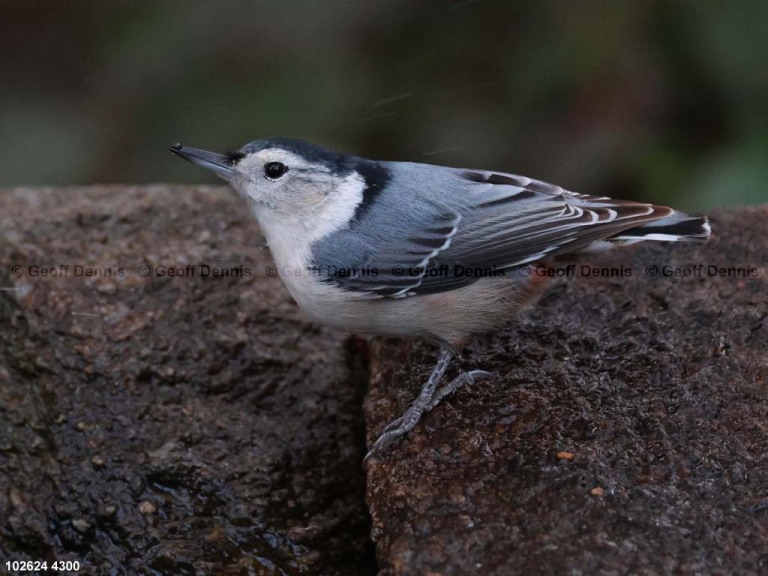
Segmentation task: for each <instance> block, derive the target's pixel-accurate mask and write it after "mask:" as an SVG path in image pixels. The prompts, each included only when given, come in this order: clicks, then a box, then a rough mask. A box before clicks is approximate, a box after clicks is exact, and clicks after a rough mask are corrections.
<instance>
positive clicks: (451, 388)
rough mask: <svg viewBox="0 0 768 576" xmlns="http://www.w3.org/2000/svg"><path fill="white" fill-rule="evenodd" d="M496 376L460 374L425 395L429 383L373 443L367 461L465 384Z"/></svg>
mask: <svg viewBox="0 0 768 576" xmlns="http://www.w3.org/2000/svg"><path fill="white" fill-rule="evenodd" d="M495 376H496V374H494V373H493V372H486V371H485V370H471V371H469V372H464V373H463V374H460V375H459V376H457V377H456V378H454V379H453V380H451V381H450V382H448V383H447V384H445V385H443V386H441V387H439V388H437V389H436V390H435V389H434V386H433V389H432V391H431V392H429V391H427V392H429V393H425V389H426V386H427V385H429V383H428V384H427V385H425V389H422V393H421V394H419V397H418V398H417V399H416V400H415V401H414V403H413V404H411V406H410V408H408V410H406V411H405V413H404V414H403V415H402V416H400V417H399V418H397V419H395V420H393V421H392V422H390V423H389V424H388V425H387V426H386V428H384V431H383V432H382V433H381V435H380V436H379V438H378V439H377V440H376V442H374V443H373V446H371V449H370V450H369V451H368V454H366V456H365V460H368V459H369V458H370V457H371V456H373V455H374V454H377V453H380V452H382V451H383V450H384V449H385V448H387V447H388V446H390V445H391V444H392V443H393V442H394V441H395V440H397V439H398V438H400V437H401V436H405V435H406V434H407V433H408V432H410V431H411V430H412V429H413V428H414V427H415V426H416V424H418V423H419V420H421V417H422V416H423V415H424V414H426V413H427V412H429V411H430V410H432V408H434V407H435V406H437V405H438V404H440V402H441V401H442V400H443V398H445V397H446V396H448V395H450V394H452V393H454V392H455V391H456V390H458V389H459V388H461V387H462V386H464V385H465V384H474V383H475V382H477V381H479V380H486V379H490V378H494V377H495Z"/></svg>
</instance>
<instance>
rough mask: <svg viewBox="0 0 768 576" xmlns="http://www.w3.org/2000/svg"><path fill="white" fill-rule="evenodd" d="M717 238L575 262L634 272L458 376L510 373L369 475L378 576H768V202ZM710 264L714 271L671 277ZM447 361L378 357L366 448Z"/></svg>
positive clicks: (550, 297) (474, 353) (574, 301)
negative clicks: (743, 271) (734, 272)
mask: <svg viewBox="0 0 768 576" xmlns="http://www.w3.org/2000/svg"><path fill="white" fill-rule="evenodd" d="M712 225H713V230H714V234H713V238H712V239H711V241H710V242H708V243H701V244H677V245H670V244H652V243H647V244H645V245H640V246H637V247H631V248H626V249H624V250H616V251H613V252H611V253H606V254H604V255H601V256H599V257H589V258H584V259H583V260H580V261H579V263H578V266H581V264H582V263H585V264H586V263H588V264H590V265H591V266H595V267H601V268H614V269H621V267H622V266H623V267H624V268H625V269H626V268H629V269H631V277H623V278H622V277H618V278H617V277H613V278H610V277H609V278H606V277H590V278H587V277H584V276H583V274H582V273H581V272H582V270H581V269H579V270H578V271H577V272H576V277H575V278H566V279H560V280H555V281H553V283H552V286H551V287H550V288H549V290H548V291H547V292H546V294H545V295H544V297H543V298H542V299H541V300H540V302H539V304H538V305H537V306H536V307H534V308H532V309H530V310H529V311H527V312H526V313H524V314H523V315H522V317H521V318H520V319H519V321H518V322H516V323H515V324H514V325H513V326H511V327H510V328H508V329H506V330H504V331H503V332H501V333H500V334H497V335H495V336H492V337H484V338H482V339H480V340H478V341H477V342H475V343H473V345H472V346H471V347H470V348H469V349H468V350H467V352H466V353H465V354H464V357H463V360H462V361H460V362H455V364H454V365H453V366H452V368H451V369H450V370H449V372H450V374H449V376H452V375H455V374H456V373H458V371H459V370H469V369H475V368H480V369H485V370H495V371H497V372H498V373H499V378H498V380H497V381H484V382H479V383H477V384H475V385H473V386H471V388H467V389H464V390H461V391H459V392H458V393H456V394H455V395H454V396H453V397H450V398H448V399H446V400H445V401H444V402H443V404H442V405H440V406H439V407H437V408H436V409H435V410H434V411H433V412H432V413H430V414H428V415H427V416H426V417H425V418H424V420H422V422H421V423H420V424H419V425H418V426H417V427H416V428H415V429H414V430H413V431H412V432H411V433H410V435H409V436H407V437H406V438H405V439H403V440H401V441H400V442H399V444H397V445H396V446H395V447H394V448H393V449H392V450H391V451H390V452H388V453H386V454H384V455H382V456H381V457H379V458H376V459H372V460H371V461H370V462H369V464H368V484H367V500H368V504H369V508H370V510H371V514H372V516H373V534H374V538H375V540H376V544H377V557H378V561H379V567H380V574H381V575H382V576H384V575H386V576H394V575H406V574H408V575H410V574H428V575H430V576H439V575H459V574H462V575H463V574H475V575H486V574H493V575H505V576H507V575H514V574H526V575H530V574H584V575H593V574H627V573H629V574H755V575H757V574H765V573H766V572H768V480H767V479H768V320H766V315H767V314H768V207H766V206H761V207H753V208H742V209H733V210H727V211H717V212H715V213H713V215H712ZM697 264H703V265H704V266H705V270H704V272H703V273H704V277H697V276H696V275H695V274H696V273H695V272H693V274H694V275H693V276H689V277H685V276H680V277H672V278H669V277H665V276H664V275H663V272H662V270H661V267H662V266H664V265H670V266H672V267H681V268H683V267H686V268H689V267H691V266H695V265H697ZM708 265H715V266H718V267H724V268H727V267H736V266H740V267H749V266H751V267H754V268H755V269H756V272H755V276H754V277H749V278H733V277H721V276H717V275H716V276H715V277H707V275H708V270H706V267H707V266H708ZM564 266H567V263H562V264H555V265H554V267H555V268H561V267H564ZM649 266H656V267H657V270H656V271H657V272H658V274H657V275H656V276H654V277H652V274H653V269H650V268H649V269H648V271H646V267H649ZM435 356H436V353H435V350H434V348H432V347H430V346H429V345H427V344H423V343H402V342H397V341H380V342H378V343H376V344H375V345H374V348H373V349H372V351H371V379H372V381H371V392H370V394H369V396H368V398H367V399H366V418H367V421H368V424H369V430H368V441H369V442H372V441H373V440H374V439H375V438H376V436H377V433H378V432H379V431H380V430H382V428H383V427H384V426H385V424H386V423H387V422H389V421H390V420H392V419H393V418H395V417H396V416H399V415H400V414H401V413H402V411H404V410H405V409H406V408H407V406H408V405H409V404H410V402H411V400H412V399H413V397H414V395H415V394H416V393H417V391H418V390H419V389H420V387H421V384H422V383H423V382H424V381H425V379H426V378H427V376H428V374H429V372H430V370H431V369H432V366H433V364H434V361H435Z"/></svg>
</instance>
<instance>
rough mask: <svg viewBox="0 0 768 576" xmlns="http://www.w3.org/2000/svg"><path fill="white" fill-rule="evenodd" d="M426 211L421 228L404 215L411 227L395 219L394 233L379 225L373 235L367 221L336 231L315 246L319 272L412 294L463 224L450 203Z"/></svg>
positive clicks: (372, 289)
mask: <svg viewBox="0 0 768 576" xmlns="http://www.w3.org/2000/svg"><path fill="white" fill-rule="evenodd" d="M422 208H423V207H422ZM424 213H425V216H426V217H425V218H422V220H421V222H420V224H419V225H418V226H414V225H413V224H411V226H408V222H407V219H403V221H402V222H401V224H402V226H403V227H404V228H406V229H405V230H403V229H402V228H400V227H399V226H396V224H395V223H392V224H393V225H394V226H393V233H389V234H387V233H386V232H385V233H382V231H381V230H380V229H379V228H376V229H374V233H365V232H361V228H362V229H363V230H365V224H363V225H362V226H361V225H355V224H357V223H355V224H353V225H352V226H351V227H350V228H349V229H346V230H343V231H340V232H337V233H335V234H333V235H331V236H330V237H328V238H326V239H324V240H323V241H320V242H319V243H318V244H317V245H316V246H315V247H314V250H313V271H314V273H315V274H316V275H318V276H319V277H320V278H321V279H323V280H324V281H328V282H333V283H335V284H337V285H338V286H340V287H342V288H344V289H346V290H352V291H355V292H361V293H366V294H368V295H370V296H375V297H390V298H399V297H403V296H406V295H408V294H413V293H414V291H418V289H419V287H420V286H421V285H422V283H423V281H424V277H425V275H426V274H427V273H428V272H429V270H430V268H431V267H432V263H433V261H434V258H435V257H436V256H437V255H438V254H440V253H441V252H442V251H444V250H445V249H446V248H447V247H448V246H449V245H450V243H451V239H452V238H453V236H454V235H455V234H456V231H457V230H458V226H459V223H460V222H461V215H460V214H459V213H458V212H456V211H454V210H451V209H448V208H446V207H439V206H434V207H433V209H432V210H429V211H424ZM368 225H371V223H370V222H369V223H368ZM385 230H386V229H385Z"/></svg>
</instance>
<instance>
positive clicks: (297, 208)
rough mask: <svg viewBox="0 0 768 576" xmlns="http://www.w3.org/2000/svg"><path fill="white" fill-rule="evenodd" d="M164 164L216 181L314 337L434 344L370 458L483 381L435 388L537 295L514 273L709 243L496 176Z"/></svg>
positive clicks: (699, 223) (683, 218)
mask: <svg viewBox="0 0 768 576" xmlns="http://www.w3.org/2000/svg"><path fill="white" fill-rule="evenodd" d="M171 151H172V152H173V153H175V154H177V155H179V156H181V157H182V158H184V159H186V160H189V161H190V162H192V163H194V164H197V165H198V166H202V167H203V168H207V169H209V170H212V171H213V172H215V173H216V174H217V175H219V176H221V177H222V178H224V179H225V180H226V181H227V182H229V183H230V184H231V185H232V187H234V188H235V189H236V190H237V191H238V192H239V193H240V194H241V195H242V196H243V197H244V198H245V199H246V200H247V201H248V203H249V204H250V207H251V209H252V210H253V213H254V214H255V216H256V218H257V219H258V221H259V224H260V226H261V229H262V231H263V233H264V235H265V236H266V238H267V242H268V244H269V247H270V249H271V251H272V255H273V257H274V259H275V263H276V265H277V268H278V271H279V273H280V276H281V278H282V280H283V282H284V284H285V285H286V287H287V288H288V291H289V292H290V293H291V295H292V296H293V298H294V299H295V300H296V302H297V303H298V304H299V305H300V306H301V308H303V309H304V310H305V311H306V312H307V313H308V314H309V315H310V316H312V317H314V318H316V319H317V320H319V321H320V322H322V323H324V324H328V325H331V326H336V327H339V328H342V329H344V330H349V331H353V332H361V333H367V334H387V335H395V336H419V337H425V338H429V339H432V340H434V341H436V342H438V343H439V344H440V347H441V351H440V355H439V359H438V361H437V365H436V366H435V368H434V370H433V371H432V374H431V375H430V376H429V378H428V380H427V383H426V384H425V385H424V387H423V388H422V390H421V392H420V394H419V396H418V397H417V398H416V400H415V401H414V402H413V404H412V405H411V407H410V408H409V409H408V410H407V411H406V412H405V413H404V414H403V416H401V417H400V418H398V419H397V420H395V421H393V422H392V423H390V424H389V426H387V428H386V429H385V430H384V432H383V434H382V435H381V436H380V437H379V438H378V440H377V441H376V442H375V444H374V445H373V447H372V449H371V452H369V455H370V454H371V453H373V452H375V451H377V450H380V449H381V448H383V447H384V446H385V445H387V444H389V443H390V442H391V441H393V440H394V439H396V438H398V437H400V436H402V435H403V434H405V433H407V432H408V431H409V430H410V429H411V428H413V427H414V426H415V425H416V423H417V422H418V421H419V419H420V418H421V416H422V415H423V414H424V413H425V412H427V411H429V410H431V409H432V408H433V407H434V406H435V405H437V404H438V403H439V402H440V400H441V399H442V398H444V397H445V396H446V395H448V394H450V393H451V392H453V391H454V390H456V389H457V388H459V387H460V386H462V385H463V384H465V383H468V382H472V381H473V380H475V379H477V378H481V377H487V376H488V375H489V374H488V373H487V372H483V371H479V370H475V371H472V372H466V373H464V374H462V375H460V376H458V377H457V378H456V379H454V380H452V381H451V382H448V383H445V384H443V385H442V386H438V385H439V384H440V381H441V379H442V376H443V374H444V372H445V370H446V369H447V367H448V364H449V363H450V361H451V358H452V357H453V356H454V355H455V354H456V353H457V352H458V351H459V350H460V348H461V347H462V346H463V345H464V344H465V343H466V342H467V340H468V339H469V338H470V336H472V335H473V334H477V333H482V332H487V331H489V330H492V329H494V328H498V327H500V326H502V325H503V324H505V323H506V322H508V321H509V320H510V319H512V318H513V317H514V315H515V313H516V312H517V311H518V310H519V309H520V308H521V306H523V305H524V304H525V303H526V301H528V300H529V299H530V298H531V297H532V296H533V295H534V294H535V293H536V292H537V289H538V288H539V286H540V284H541V283H540V282H537V277H536V275H524V274H521V273H520V271H521V270H522V267H524V266H525V265H528V264H531V263H534V262H536V261H539V260H542V259H545V258H549V257H553V256H557V255H560V254H564V253H569V252H570V253H576V252H591V251H599V250H603V249H605V248H610V247H613V246H619V245H626V244H634V243H636V242H640V241H643V240H663V241H675V240H682V239H695V238H702V239H703V238H707V237H708V236H709V233H710V227H709V223H708V222H707V219H706V218H705V217H700V216H694V215H691V214H686V213H685V212H680V211H676V210H673V209H672V208H666V207H664V206H654V205H651V204H643V203H639V202H629V201H622V200H611V199H609V198H605V197H596V196H587V195H584V194H577V193H574V192H569V191H567V190H564V189H562V188H560V187H558V186H554V185H552V184H547V183H546V182H542V181H539V180H534V179H532V178H527V177H525V176H516V175H514V174H506V173H502V172H492V171H486V170H468V169H458V168H447V167H443V166H433V165H430V164H416V163H410V162H383V161H373V160H366V159H364V158H358V157H355V156H349V155H346V154H339V153H336V152H331V151H328V150H325V149H323V148H320V147H318V146H315V145H312V144H308V143H305V142H301V141H297V140H288V139H282V138H276V139H264V140H255V141H253V142H250V143H249V144H246V145H245V146H243V147H242V148H240V149H239V150H237V151H236V152H232V153H228V154H217V153H213V152H207V151H205V150H199V149H197V148H190V147H187V146H181V145H180V144H176V145H174V146H172V147H171Z"/></svg>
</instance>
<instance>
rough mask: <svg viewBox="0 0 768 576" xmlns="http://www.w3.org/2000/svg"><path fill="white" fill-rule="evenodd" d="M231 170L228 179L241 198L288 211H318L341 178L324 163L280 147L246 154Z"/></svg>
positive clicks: (309, 212) (331, 195) (268, 207)
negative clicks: (314, 161)
mask: <svg viewBox="0 0 768 576" xmlns="http://www.w3.org/2000/svg"><path fill="white" fill-rule="evenodd" d="M234 170H235V174H234V175H233V176H231V177H229V178H228V180H229V181H230V183H231V184H232V186H233V187H234V188H235V189H236V190H237V191H238V192H240V193H241V194H242V195H243V196H244V197H245V198H247V199H248V200H250V201H251V202H253V203H254V204H255V205H256V206H257V207H259V206H263V207H265V208H267V209H270V210H274V211H277V212H285V213H289V214H311V213H316V212H318V211H322V210H323V205H324V204H325V203H326V202H327V201H328V200H329V199H330V198H332V197H333V196H334V194H333V192H334V190H335V189H337V188H338V186H339V185H340V184H341V183H342V182H341V180H343V178H340V177H338V176H334V175H333V174H332V173H331V171H330V170H329V169H328V168H327V167H326V166H323V165H322V164H313V163H309V162H307V161H306V160H305V159H304V158H302V157H301V156H297V155H296V154H293V153H291V152H288V151H286V150H281V149H280V148H268V149H265V150H259V151H258V152H254V153H253V154H249V155H247V156H245V157H244V158H242V159H241V160H240V161H238V162H237V164H236V165H235V166H234Z"/></svg>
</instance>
